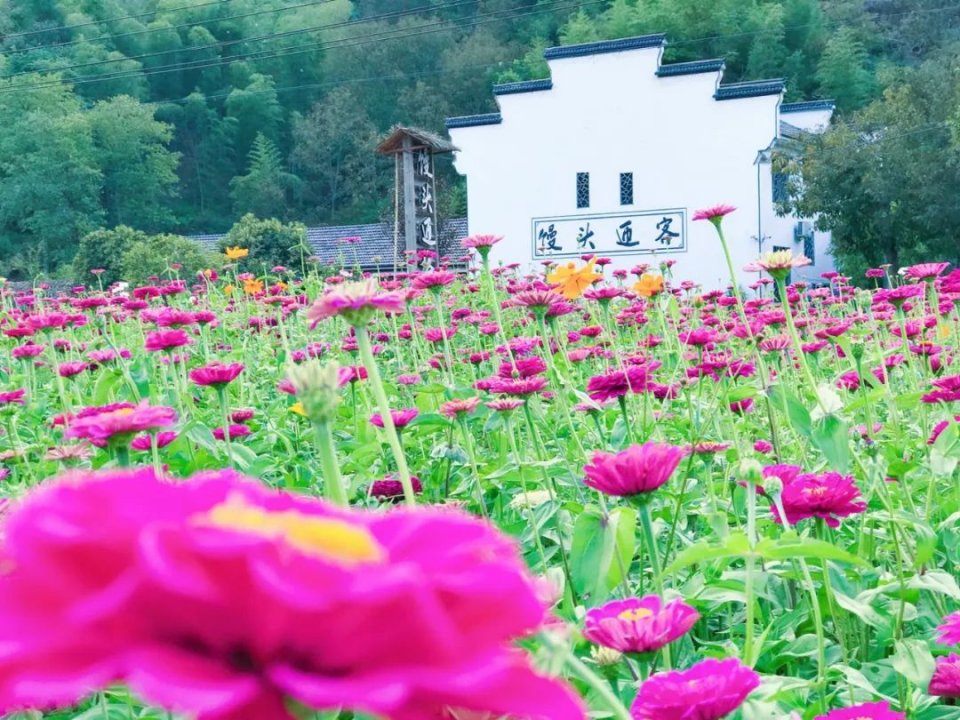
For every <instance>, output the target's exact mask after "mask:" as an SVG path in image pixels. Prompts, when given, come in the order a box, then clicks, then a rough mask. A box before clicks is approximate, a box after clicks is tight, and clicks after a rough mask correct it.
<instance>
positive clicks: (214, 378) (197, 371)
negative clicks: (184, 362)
mask: <svg viewBox="0 0 960 720" xmlns="http://www.w3.org/2000/svg"><path fill="white" fill-rule="evenodd" d="M243 368H244V365H243V363H230V364H229V365H224V364H223V363H211V364H209V365H205V366H204V367H200V368H194V369H193V370H191V371H190V379H191V380H192V381H193V382H194V384H196V385H200V386H207V385H212V386H213V387H215V388H222V387H226V386H227V385H229V384H230V383H231V382H233V381H234V380H236V379H237V376H238V375H240V373H242V372H243Z"/></svg>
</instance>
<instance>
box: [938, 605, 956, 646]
mask: <svg viewBox="0 0 960 720" xmlns="http://www.w3.org/2000/svg"><path fill="white" fill-rule="evenodd" d="M937 632H938V633H939V635H937V642H939V643H940V644H941V645H960V612H955V613H951V614H950V615H947V616H946V617H945V618H944V619H943V623H942V624H941V625H938V626H937Z"/></svg>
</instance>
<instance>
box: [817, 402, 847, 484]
mask: <svg viewBox="0 0 960 720" xmlns="http://www.w3.org/2000/svg"><path fill="white" fill-rule="evenodd" d="M810 439H811V440H812V441H813V444H814V445H816V446H817V448H819V449H820V452H822V453H823V455H824V457H826V459H827V463H829V465H830V467H831V468H832V469H833V470H835V471H837V472H839V473H845V472H847V471H848V470H849V468H850V429H849V427H848V426H847V423H845V422H844V421H843V420H841V419H840V418H838V417H837V416H836V415H825V416H824V417H822V418H820V419H819V420H817V421H816V423H814V425H813V430H812V434H811V436H810Z"/></svg>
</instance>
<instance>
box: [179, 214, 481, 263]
mask: <svg viewBox="0 0 960 720" xmlns="http://www.w3.org/2000/svg"><path fill="white" fill-rule="evenodd" d="M439 233H440V237H441V240H443V241H446V242H450V241H455V240H459V239H460V238H464V237H466V236H467V219H466V218H452V219H450V220H447V221H446V222H441V223H440V228H439ZM190 237H191V239H192V240H196V241H197V242H199V243H200V244H201V245H202V246H203V247H204V248H206V249H208V250H215V249H216V247H217V245H218V243H219V242H220V240H221V239H223V237H224V235H192V236H190ZM347 237H359V238H360V242H359V243H357V244H356V245H348V244H346V243H342V242H340V240H341V239H342V238H347ZM400 242H401V243H402V242H403V240H402V238H401V240H400ZM307 245H308V246H309V247H310V249H311V251H312V252H313V253H314V254H315V255H317V256H318V257H320V259H321V260H322V261H324V262H326V261H329V260H337V259H339V258H341V257H342V258H343V260H344V262H345V263H346V264H348V265H349V264H353V263H354V262H359V263H360V264H361V265H364V266H367V265H376V264H378V263H383V264H387V263H392V262H393V225H392V224H391V223H367V224H364V225H321V226H317V227H309V228H307ZM403 251H404V247H403V246H402V245H401V247H400V248H399V255H400V257H401V259H402V257H403ZM374 258H379V260H374Z"/></svg>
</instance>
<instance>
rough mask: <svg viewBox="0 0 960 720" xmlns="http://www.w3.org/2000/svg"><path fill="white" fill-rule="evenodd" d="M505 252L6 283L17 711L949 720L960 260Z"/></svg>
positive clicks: (485, 245) (486, 247) (12, 677)
mask: <svg viewBox="0 0 960 720" xmlns="http://www.w3.org/2000/svg"><path fill="white" fill-rule="evenodd" d="M732 211H733V208H730V207H727V206H719V207H717V208H712V209H710V210H706V211H701V212H700V213H698V214H697V215H696V216H695V219H697V220H699V221H702V222H710V223H713V225H714V227H715V228H716V230H717V240H716V241H717V242H718V243H720V244H722V245H723V247H724V249H725V250H726V248H727V242H728V239H727V238H725V237H724V235H723V217H724V215H726V214H728V213H729V212H732ZM499 241H500V238H497V237H494V236H474V237H470V238H467V239H465V240H464V241H463V250H462V254H463V257H459V256H455V257H450V258H437V257H436V256H435V254H433V253H428V252H424V253H421V254H420V255H419V256H417V257H410V258H409V266H408V269H407V271H406V272H404V273H400V274H398V275H392V274H391V275H387V274H383V275H370V274H364V273H362V272H361V271H360V270H359V269H358V268H351V267H350V262H349V259H347V260H346V262H343V263H340V264H339V265H335V266H328V265H322V264H319V263H310V264H306V263H305V264H304V267H303V268H299V269H297V270H296V271H291V270H287V269H285V268H282V267H275V268H273V269H272V270H267V269H265V268H259V269H257V268H254V267H252V264H251V266H247V265H246V264H245V263H247V257H246V251H245V249H244V248H229V249H228V250H227V252H226V255H225V257H223V258H222V261H223V265H222V266H221V267H218V268H212V269H211V270H209V271H207V272H204V273H201V275H200V276H199V277H197V278H183V279H181V278H177V277H176V272H175V270H174V269H172V270H171V273H170V277H169V278H167V279H164V280H157V282H156V283H155V284H153V285H150V286H144V287H126V288H123V287H121V288H117V287H115V288H101V287H99V285H98V283H97V282H96V279H94V282H92V283H91V286H90V287H88V288H75V289H74V291H73V292H72V293H69V294H66V295H63V296H55V295H53V294H49V293H46V292H44V291H43V290H42V289H39V288H38V289H36V290H34V291H32V292H17V293H15V292H12V291H5V292H4V294H3V296H2V302H3V314H2V325H0V329H2V333H3V338H2V341H0V342H2V349H0V356H2V362H0V372H2V373H3V376H2V379H3V385H2V390H3V392H2V393H0V428H2V430H3V432H2V435H0V453H2V454H0V460H2V466H0V467H2V470H0V473H2V483H0V495H2V498H3V499H2V500H0V503H2V504H0V514H2V525H0V535H2V544H0V715H2V714H3V713H7V715H5V716H4V717H9V718H22V719H24V720H26V719H27V718H34V719H35V718H56V719H58V720H61V719H62V720H66V719H68V718H70V719H74V720H79V719H81V718H82V720H100V719H102V720H124V719H130V718H158V719H169V718H174V717H176V718H181V717H182V718H198V719H200V720H207V719H209V720H281V719H283V718H301V719H306V718H311V719H319V718H323V719H324V720H333V719H334V718H342V719H344V720H346V719H347V718H358V719H360V718H392V719H396V720H431V719H437V720H439V719H444V720H481V719H490V720H494V719H496V718H518V719H520V718H523V719H527V720H577V719H580V718H586V717H592V718H616V719H617V720H629V719H630V718H634V719H636V720H719V718H727V717H729V718H742V719H743V720H779V719H781V718H789V719H791V720H801V719H803V720H813V719H814V718H817V719H829V720H897V719H904V718H909V719H910V720H914V719H917V720H949V719H960V707H958V706H957V705H956V704H955V701H956V698H960V655H958V654H954V650H956V647H957V645H960V612H957V611H958V610H960V584H958V582H957V569H958V566H960V565H958V564H960V528H958V518H960V473H958V464H960V409H958V404H960V355H958V349H960V272H958V271H956V270H955V271H953V272H952V273H951V272H950V271H949V267H948V266H947V265H946V264H945V263H930V264H925V265H917V266H913V267H909V268H906V269H902V270H900V271H899V272H897V270H898V269H897V268H889V267H882V268H876V269H874V270H871V271H869V272H868V273H867V277H866V278H863V279H856V281H857V284H860V285H863V286H864V287H863V288H857V287H855V285H854V284H853V281H852V280H851V279H850V278H845V277H843V276H841V275H838V274H836V273H829V274H828V275H829V277H825V278H824V285H823V286H822V287H817V288H809V287H804V286H802V285H800V284H790V279H789V275H790V272H791V270H793V269H795V268H797V267H801V266H803V265H804V264H805V263H806V262H807V261H806V259H805V258H802V257H796V256H793V255H791V254H790V253H789V252H777V253H770V254H768V255H766V256H764V257H762V258H759V259H758V260H757V262H756V263H755V264H754V265H751V266H749V267H748V269H749V270H750V271H751V272H757V273H759V274H758V275H756V277H757V278H758V281H757V282H756V283H755V284H754V285H753V286H751V288H750V290H749V291H748V292H747V293H746V294H744V293H743V292H742V291H741V290H740V289H739V288H735V287H734V286H731V287H730V288H729V289H728V290H727V291H710V292H704V291H702V290H701V289H700V288H697V287H694V286H693V285H692V284H689V283H685V282H683V279H682V278H677V277H673V275H672V272H671V263H670V262H663V263H658V262H657V260H656V259H655V258H652V259H650V262H649V263H646V264H642V265H638V266H637V267H635V268H634V269H633V270H632V271H631V272H628V271H625V270H616V271H613V270H611V269H609V268H606V267H605V266H606V265H608V264H609V263H608V261H607V260H606V259H605V258H603V257H585V258H583V260H582V261H580V262H576V263H569V264H560V265H547V266H545V267H543V268H542V269H541V271H540V272H539V273H534V274H528V273H527V272H526V271H525V270H524V269H521V268H515V267H493V266H492V263H491V262H490V260H489V254H490V252H491V249H492V248H493V246H494V245H495V244H496V243H497V242H499ZM459 252H460V251H458V253H459ZM727 257H728V258H729V254H727ZM728 270H729V272H730V275H731V277H735V272H736V270H738V268H734V267H732V265H731V264H730V263H729V261H728ZM955 416H956V417H955Z"/></svg>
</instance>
